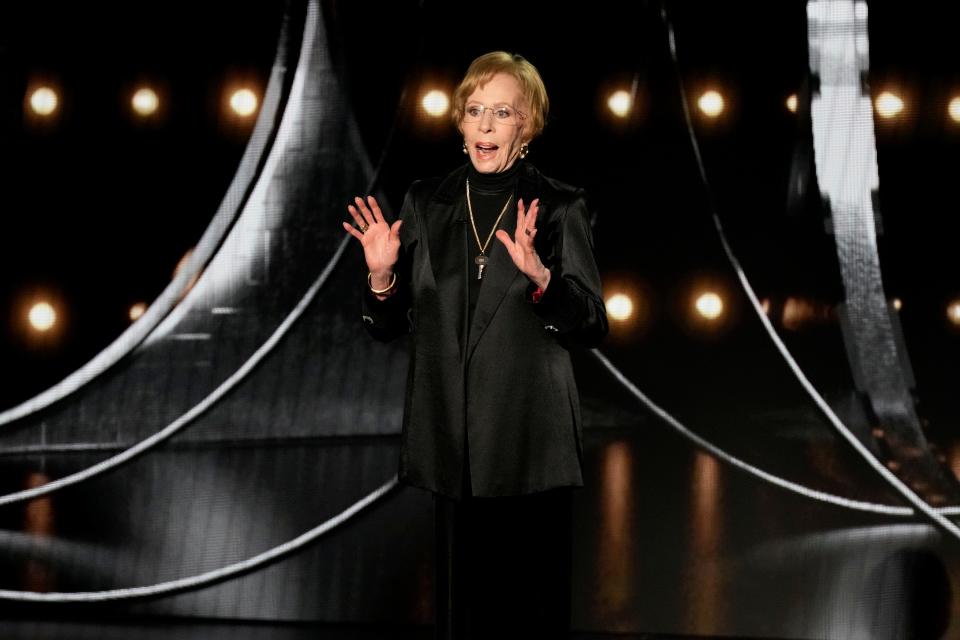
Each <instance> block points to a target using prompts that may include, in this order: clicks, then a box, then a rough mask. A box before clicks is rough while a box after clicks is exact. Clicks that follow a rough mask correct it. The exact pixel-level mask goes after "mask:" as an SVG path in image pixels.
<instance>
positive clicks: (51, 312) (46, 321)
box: [27, 301, 57, 332]
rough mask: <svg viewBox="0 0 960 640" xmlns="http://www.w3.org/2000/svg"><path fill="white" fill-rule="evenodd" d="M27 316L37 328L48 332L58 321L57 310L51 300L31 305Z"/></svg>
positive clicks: (32, 325) (31, 324)
mask: <svg viewBox="0 0 960 640" xmlns="http://www.w3.org/2000/svg"><path fill="white" fill-rule="evenodd" d="M27 318H28V320H29V321H30V326H31V327H33V328H34V329H35V330H37V331H40V332H46V331H49V330H50V329H52V328H53V326H54V325H55V324H56V323H57V312H56V310H55V309H54V308H53V305H51V304H50V303H49V302H45V301H44V302H37V303H36V304H34V305H33V306H32V307H30V312H29V314H28V315H27Z"/></svg>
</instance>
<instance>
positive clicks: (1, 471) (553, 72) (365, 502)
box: [0, 0, 960, 640]
mask: <svg viewBox="0 0 960 640" xmlns="http://www.w3.org/2000/svg"><path fill="white" fill-rule="evenodd" d="M199 4H202V5H203V6H202V7H198V6H194V5H193V4H187V3H170V4H167V5H164V6H162V7H161V6H153V5H152V3H151V6H136V7H134V6H126V5H116V6H110V7H107V6H97V7H91V6H88V4H85V3H79V4H78V3H63V4H56V3H55V4H54V5H53V6H49V5H46V4H44V5H42V6H34V5H30V4H25V5H24V6H20V7H17V6H6V7H4V8H3V9H2V10H0V11H2V12H3V13H4V14H5V15H4V16H3V18H2V19H0V65H2V67H0V69H2V71H3V74H2V77H3V88H2V91H3V95H2V100H3V104H2V112H0V116H2V119H3V120H2V122H0V125H2V127H3V134H2V136H3V140H4V145H3V146H4V153H3V154H2V156H3V174H2V175H3V178H4V192H3V201H4V209H5V213H6V215H5V216H4V219H5V224H6V227H7V233H5V234H4V236H3V251H2V252H0V254H2V255H0V267H2V269H3V272H2V273H3V277H2V281H0V301H2V303H3V305H4V308H5V309H6V310H7V311H8V313H7V320H8V322H7V324H6V325H5V327H4V328H5V331H4V332H3V335H2V337H0V367H2V371H3V379H4V383H3V389H2V390H0V403H2V407H0V460H2V466H0V494H2V495H0V523H2V528H0V566H2V571H0V613H2V615H0V637H3V638H33V639H45V638H87V637H89V638H130V637H141V638H153V637H164V638H221V637H222V638H228V637H229V638H231V639H238V638H256V639H259V638H279V639H283V638H307V637H310V638H316V637H319V638H370V639H374V638H433V637H434V625H435V619H436V617H437V615H436V614H437V611H436V604H435V603H436V599H435V598H436V593H437V588H438V585H437V579H436V572H435V571H436V564H437V557H436V552H435V534H436V531H435V528H434V527H435V524H434V509H435V504H434V501H433V498H432V496H431V494H430V493H428V492H426V491H423V490H420V489H415V488H411V487H408V486H405V485H403V484H401V483H399V482H398V480H397V475H396V474H397V459H398V451H399V447H400V430H401V420H402V417H403V410H404V390H405V381H406V373H407V363H408V350H407V347H408V343H407V341H406V340H400V341H395V342H391V343H380V342H376V341H374V340H372V339H371V338H370V336H369V335H367V333H366V332H365V331H364V328H363V323H362V321H361V307H360V295H361V291H362V288H363V286H365V285H364V278H365V277H366V273H367V271H366V266H365V265H364V262H363V256H362V255H361V251H360V250H359V248H358V246H356V244H355V242H354V241H353V240H352V239H351V238H350V237H349V236H348V235H346V234H345V233H344V230H343V228H342V227H341V222H342V221H344V220H347V213H346V204H347V202H348V201H350V200H351V198H352V197H353V196H355V195H358V194H367V193H372V194H375V195H376V196H377V197H378V199H379V200H380V202H381V203H382V204H383V208H384V210H385V211H386V212H387V216H388V217H391V218H392V217H393V216H395V215H396V213H397V212H398V210H399V208H400V205H401V202H402V199H403V195H404V193H405V191H406V189H407V187H408V186H409V184H410V183H411V182H412V181H413V180H416V179H419V178H424V177H429V176H432V175H440V174H443V173H446V172H448V171H450V170H452V169H453V168H455V167H456V166H458V165H460V164H462V163H463V162H465V158H464V156H463V155H462V154H461V148H460V145H461V139H460V136H459V134H458V133H457V131H456V130H455V129H454V128H453V126H452V125H451V124H450V120H449V116H447V115H443V114H444V112H445V106H444V105H443V100H444V99H445V98H446V97H449V95H450V93H451V91H452V90H453V88H454V87H455V86H456V84H457V82H458V81H459V79H460V77H462V75H463V73H464V71H465V69H466V67H467V65H468V64H469V63H470V61H471V60H472V59H474V58H475V57H476V56H478V55H480V54H482V53H485V52H487V51H492V50H496V49H503V50H506V51H511V52H517V53H520V54H522V55H523V56H525V57H526V58H527V59H529V60H530V61H531V62H533V64H535V65H536V66H537V67H538V68H539V70H540V72H541V73H542V75H543V77H544V80H545V83H546V86H547V90H548V92H549V95H550V100H551V114H550V118H549V120H548V123H547V127H546V130H545V133H544V135H543V136H542V137H541V138H539V139H537V140H535V141H534V143H532V144H531V160H532V161H534V162H536V164H537V166H538V167H539V168H541V169H543V170H544V172H545V173H546V174H548V175H550V176H556V177H558V178H559V179H561V180H563V181H564V182H568V183H570V184H574V185H578V186H582V187H584V188H585V189H586V191H587V193H588V194H590V197H591V203H592V208H593V214H594V218H593V221H592V224H593V233H594V237H595V241H596V247H595V249H596V259H597V263H598V266H599V269H600V273H601V277H602V280H603V288H604V294H603V295H604V299H605V302H606V305H607V313H608V316H609V318H610V332H609V335H608V336H607V337H606V339H605V340H604V342H603V343H602V344H601V345H600V347H599V348H597V349H582V348H572V349H571V356H572V357H573V361H574V367H575V372H576V377H577V384H578V386H579V391H580V397H581V406H582V412H583V422H584V430H583V431H584V433H583V436H584V445H583V451H582V459H583V472H584V485H585V486H584V487H583V488H579V489H576V490H574V491H573V493H572V504H571V505H570V509H569V529H568V530H566V531H561V532H560V534H559V535H560V536H563V537H565V538H564V539H566V538H569V549H570V558H569V567H568V571H567V574H566V575H564V576H562V577H561V578H560V579H559V582H558V581H557V579H556V578H555V577H549V578H548V577H545V576H540V579H539V582H538V580H537V576H533V580H532V582H531V583H530V585H529V587H528V593H529V595H530V597H531V598H532V597H533V595H534V592H535V591H536V590H540V589H547V588H559V589H561V590H564V591H565V592H567V593H568V594H569V625H570V629H571V637H573V638H581V639H589V638H614V637H623V638H684V639H686V638H777V639H796V640H800V639H836V640H851V639H860V638H863V639H887V638H889V639H895V638H924V639H925V638H960V615H958V614H960V525H958V521H960V520H958V517H960V484H958V480H957V474H958V473H960V437H958V435H960V431H958V427H957V416H958V409H957V404H956V400H955V398H956V396H954V389H955V388H956V384H957V381H958V378H960V277H958V269H957V266H956V263H955V258H954V256H955V255H956V249H955V244H956V238H958V237H960V236H958V234H957V232H958V231H960V224H958V222H957V216H955V215H954V214H953V213H951V211H952V207H955V206H956V205H955V204H950V203H951V202H955V198H956V196H955V193H954V189H953V184H954V183H953V180H954V179H955V176H956V175H957V171H958V170H960V166H958V164H960V160H958V154H957V153H956V151H957V149H958V144H960V82H958V80H960V63H958V61H957V58H956V55H955V52H954V51H953V49H952V46H953V45H952V43H954V42H955V40H956V34H955V33H953V31H954V30H955V29H956V26H955V25H957V24H960V22H957V21H956V17H957V16H956V15H954V14H953V13H951V10H950V9H948V8H946V7H944V6H943V5H940V4H935V3H928V5H927V6H926V7H925V8H920V7H916V6H914V5H910V6H909V7H907V6H905V5H903V4H901V3H879V2H877V3H864V2H852V1H847V0H810V1H809V2H799V1H796V2H767V3H681V2H669V1H668V2H663V3H661V2H653V1H651V2H636V3H632V4H631V3H614V2H601V3H587V4H585V5H578V4H571V5H569V6H568V5H563V4H560V3H543V2H532V3H523V2H518V3H513V4H509V3H507V4H491V3H483V4H474V3H444V2H439V1H432V0H429V1H428V0H423V1H421V2H412V1H411V2H389V3H388V2H383V3H375V2H369V1H366V0H364V1H361V2H355V1H350V0H342V1H341V0H325V1H317V0H289V1H288V2H286V3H281V2H259V3H254V2H249V3H227V2H213V3H199ZM895 4H896V6H894V5H895ZM146 86H149V87H152V90H153V91H155V92H154V93H153V94H152V95H153V98H152V99H153V100H154V103H158V104H159V107H157V108H156V109H155V110H151V109H150V106H151V103H150V99H145V100H146V102H145V103H143V104H144V105H145V106H144V108H143V111H142V113H143V114H144V115H142V116H137V115H133V114H132V112H131V110H130V106H129V105H130V95H131V94H132V93H133V91H134V90H135V89H137V88H138V87H146ZM240 86H243V87H248V88H250V89H251V90H252V94H251V95H252V96H253V99H255V100H257V103H256V106H255V107H254V108H253V110H252V115H249V116H244V114H243V104H242V100H240V101H239V102H238V103H237V104H233V105H232V107H233V109H234V111H230V110H229V109H228V107H227V105H225V104H224V103H223V102H224V99H223V96H224V95H227V94H226V92H227V90H228V89H230V90H232V88H234V87H240ZM42 90H46V91H48V92H49V93H46V94H44V93H42ZM429 91H436V92H437V93H435V94H433V97H432V98H429V99H425V96H427V95H428V92H429ZM138 95H140V94H138ZM145 95H146V94H145ZM51 96H56V98H57V99H56V101H54V99H53V98H52V97H51ZM235 96H236V94H235ZM153 106H154V107H156V104H153ZM137 108H140V107H137ZM434 111H436V112H437V113H438V114H439V115H436V114H434ZM41 302H43V303H45V304H48V305H49V306H47V307H43V306H42V305H41ZM135 302H143V303H145V304H143V305H142V306H141V307H140V308H139V310H138V313H137V314H136V315H137V317H136V319H133V320H131V319H128V318H127V316H126V314H127V310H128V309H129V308H130V307H131V305H133V303H135ZM44 313H46V315H44ZM28 316H29V321H30V322H32V323H33V324H32V325H30V324H28ZM131 317H133V316H131ZM45 318H46V320H47V322H46V324H44V319H45ZM504 357H505V358H507V357H509V354H504ZM518 517H519V516H518ZM507 573H508V572H505V575H504V576H503V583H502V584H501V585H497V584H496V583H495V582H494V583H493V584H490V585H487V586H488V587H489V588H490V589H493V590H496V589H497V588H504V589H506V588H507V587H513V588H514V591H516V590H517V588H516V585H512V584H509V583H510V581H511V580H512V577H511V576H510V575H508V574H507ZM524 588H527V587H524ZM521 596H522V590H521ZM521 604H522V602H521ZM563 615H564V616H566V615H567V614H566V613H564V614H563ZM511 636H512V633H511V629H503V630H501V631H500V632H499V633H498V634H497V635H496V637H511ZM542 637H550V636H549V635H548V634H546V633H544V634H543V636H542Z"/></svg>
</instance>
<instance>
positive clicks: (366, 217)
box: [353, 196, 374, 225]
mask: <svg viewBox="0 0 960 640" xmlns="http://www.w3.org/2000/svg"><path fill="white" fill-rule="evenodd" d="M353 200H354V202H356V203H357V209H359V210H360V215H361V216H363V221H364V222H365V223H366V224H368V225H371V224H374V221H373V214H372V213H370V209H367V203H366V202H364V201H363V198H361V197H360V196H357V197H355V198H354V199H353Z"/></svg>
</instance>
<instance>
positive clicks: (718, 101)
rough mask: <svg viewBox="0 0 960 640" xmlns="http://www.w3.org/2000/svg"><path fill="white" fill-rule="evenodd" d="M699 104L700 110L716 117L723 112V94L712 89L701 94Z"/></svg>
mask: <svg viewBox="0 0 960 640" xmlns="http://www.w3.org/2000/svg"><path fill="white" fill-rule="evenodd" d="M697 106H698V107H700V111H702V112H703V114H704V115H705V116H707V117H710V118H716V117H717V116H719V115H720V114H721V113H723V108H724V101H723V96H722V95H720V92H718V91H714V90H713V89H711V90H710V91H706V92H704V94H703V95H702V96H700V99H699V100H697Z"/></svg>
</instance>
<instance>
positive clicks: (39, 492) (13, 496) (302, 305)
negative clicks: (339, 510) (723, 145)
mask: <svg viewBox="0 0 960 640" xmlns="http://www.w3.org/2000/svg"><path fill="white" fill-rule="evenodd" d="M351 239H352V238H351V236H349V235H346V236H344V238H343V240H341V241H340V245H339V246H338V247H337V250H336V252H334V254H333V257H332V258H331V259H330V262H328V263H327V266H326V267H325V268H324V270H323V272H322V273H321V274H320V275H319V276H318V277H317V279H316V280H315V281H314V282H313V284H312V285H310V289H308V290H307V292H306V294H304V296H303V297H302V298H301V299H300V301H299V302H298V303H297V306H296V307H295V308H294V309H293V310H292V311H291V312H290V313H289V315H287V317H286V318H284V319H283V322H281V323H280V325H279V326H278V327H277V328H276V329H275V330H274V332H273V333H272V334H271V335H270V337H269V338H267V340H266V341H265V342H264V343H263V344H262V345H260V346H259V347H258V348H257V350H256V351H255V352H254V353H253V355H251V356H250V357H249V358H248V359H247V361H246V362H244V363H243V365H241V366H240V368H239V369H237V370H236V371H234V372H233V373H232V374H230V376H229V377H227V379H226V380H224V381H223V382H221V383H220V385H219V386H217V388H216V389H214V390H213V391H211V392H210V393H209V394H208V395H207V396H206V397H205V398H204V399H203V400H201V401H200V402H198V403H197V404H195V405H194V406H193V407H191V408H190V409H189V410H188V411H187V412H186V413H184V414H183V415H181V416H180V417H179V418H177V419H176V420H174V421H173V422H171V423H170V424H168V425H167V426H166V427H164V428H163V429H161V430H160V431H158V432H156V433H154V434H153V435H151V436H149V437H148V438H145V439H143V440H141V441H140V442H138V443H137V444H135V445H133V446H132V447H130V448H128V449H125V450H123V451H121V452H120V453H118V454H117V455H115V456H111V457H109V458H107V459H106V460H102V461H100V462H98V463H97V464H94V465H92V466H89V467H87V468H85V469H83V470H82V471H78V472H76V473H72V474H70V475H68V476H64V477H62V478H59V479H57V480H54V481H52V482H48V483H47V484H43V485H40V486H38V487H33V488H32V489H24V490H22V491H16V492H13V493H8V494H6V495H3V496H0V506H3V505H7V504H13V503H15V502H23V501H24V500H31V499H33V498H37V497H40V496H43V495H47V494H49V493H53V492H54V491H59V490H60V489H63V488H65V487H69V486H72V485H75V484H77V483H80V482H83V481H84V480H89V479H90V478H93V477H94V476H98V475H100V474H102V473H106V472H107V471H110V470H111V469H115V468H116V467H119V466H120V465H122V464H124V463H125V462H128V461H130V460H132V459H133V458H135V457H137V456H139V455H140V454H142V453H144V452H146V451H147V450H149V449H151V448H153V447H155V446H156V445H158V444H160V443H161V442H163V441H164V440H167V439H168V438H170V437H171V436H173V435H174V434H175V433H177V432H178V431H180V430H182V429H183V428H184V427H186V426H187V425H188V424H190V422H192V421H193V420H194V419H195V418H196V417H198V416H199V415H201V414H202V413H204V412H205V411H206V410H207V409H209V408H210V407H212V406H213V405H214V403H216V402H217V401H219V400H220V399H221V398H222V397H223V396H225V395H226V394H227V393H228V392H229V391H230V390H232V389H233V387H235V386H236V385H237V384H239V383H240V381H241V380H243V379H244V378H245V377H246V376H247V374H248V373H250V372H251V371H252V370H253V369H254V367H256V366H257V365H258V364H260V361H261V360H263V358H264V357H265V356H266V355H267V354H268V353H269V352H270V351H271V350H272V349H273V348H274V346H276V344H277V343H278V342H280V340H281V339H282V338H283V336H284V335H286V333H287V331H289V329H290V327H291V326H292V325H293V323H294V322H296V321H297V320H298V319H299V318H300V316H301V315H303V312H304V311H305V310H306V308H307V307H308V306H309V305H310V303H311V302H312V301H313V299H314V297H316V295H317V291H319V290H320V287H321V286H323V284H324V282H326V280H327V278H328V277H329V275H330V273H331V272H332V271H333V269H334V267H335V266H336V264H337V262H339V260H340V256H341V255H342V254H343V252H344V249H346V247H347V244H348V243H349V242H350V240H351Z"/></svg>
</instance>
